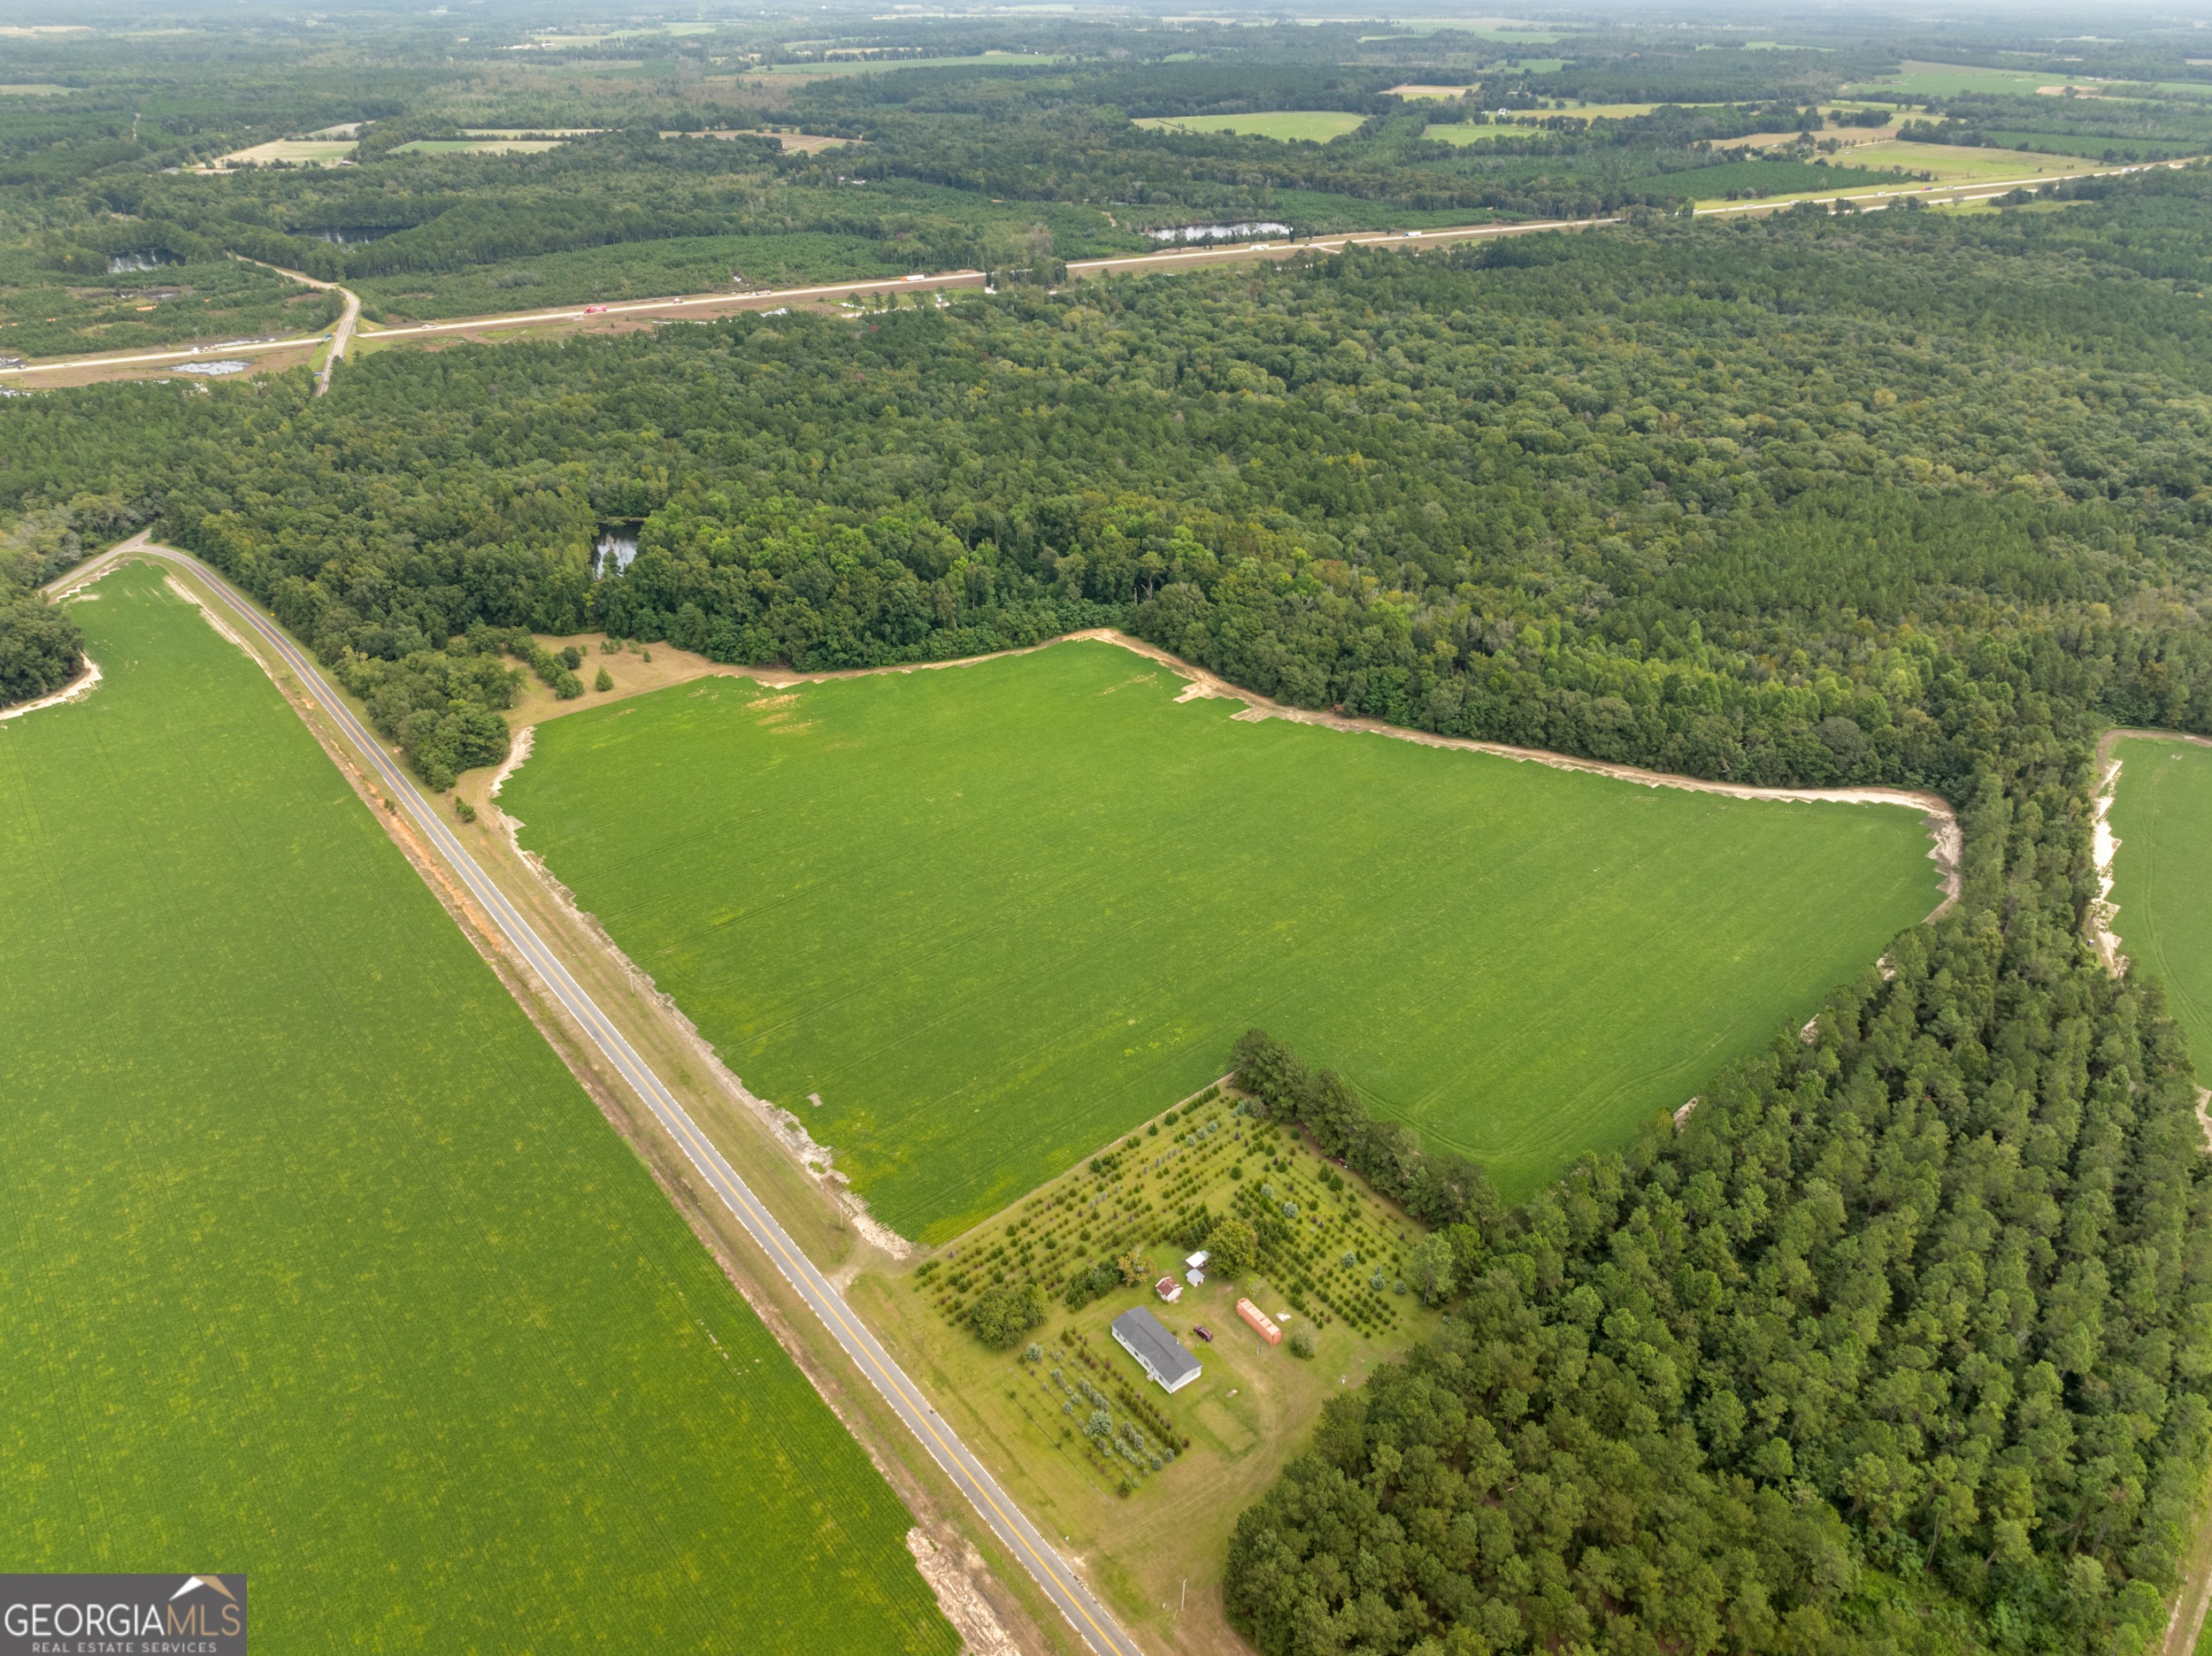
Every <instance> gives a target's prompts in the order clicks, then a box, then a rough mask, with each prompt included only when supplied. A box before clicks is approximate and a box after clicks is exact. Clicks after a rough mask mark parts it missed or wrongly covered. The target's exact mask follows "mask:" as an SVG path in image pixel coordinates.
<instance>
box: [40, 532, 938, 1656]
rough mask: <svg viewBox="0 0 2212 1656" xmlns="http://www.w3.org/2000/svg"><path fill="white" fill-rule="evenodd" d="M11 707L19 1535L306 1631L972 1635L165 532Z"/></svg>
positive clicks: (80, 1565)
mask: <svg viewBox="0 0 2212 1656" xmlns="http://www.w3.org/2000/svg"><path fill="white" fill-rule="evenodd" d="M95 592H96V597H95V598H94V599H93V600H92V601H91V602H83V603H80V604H78V605H76V606H74V607H73V613H74V614H75V615H76V616H77V617H78V618H79V619H80V620H81V624H82V625H83V626H84V628H85V631H86V633H87V635H88V643H89V648H90V651H91V654H92V655H93V657H94V659H95V660H96V661H97V662H99V663H101V665H102V667H103V669H104V673H105V679H104V683H103V684H102V685H101V686H99V687H98V688H97V689H96V691H95V692H94V693H93V694H92V695H91V696H90V697H89V698H88V699H87V700H85V701H81V702H79V703H74V704H71V705H68V706H64V707H58V708H52V709H42V710H40V711H37V712H35V713H31V714H29V715H27V716H26V717H21V718H18V719H12V720H10V721H8V722H7V723H6V724H0V916H4V920H0V925H4V931H5V939H6V944H7V947H5V948H4V950H0V1004H4V1005H5V1006H6V1008H7V1038H6V1040H5V1042H4V1043H0V1086H4V1096H5V1098H6V1100H7V1123H8V1154H7V1155H6V1156H5V1157H4V1159H0V1209H4V1211H5V1213H6V1215H7V1221H8V1222H7V1225H6V1228H5V1230H4V1235H0V1556H4V1557H6V1558H8V1559H9V1560H11V1561H12V1565H13V1567H14V1568H19V1569H27V1570H40V1571H60V1570H140V1569H157V1568H188V1566H186V1565H184V1564H182V1563H180V1560H200V1561H204V1562H207V1563H209V1564H210V1565H211V1567H212V1565H214V1564H219V1566H220V1568H223V1569H225V1570H244V1571H250V1572H251V1573H252V1575H253V1576H254V1586H255V1589H256V1601H257V1603H259V1604H260V1605H261V1606H263V1608H262V1611H261V1616H262V1628H261V1631H262V1633H263V1635H264V1636H265V1638H266V1642H267V1644H268V1645H269V1648H271V1649H273V1650H296V1649H305V1648H308V1647H310V1646H315V1647H321V1646H326V1645H327V1646H338V1645H344V1646H346V1647H349V1648H378V1649H390V1650H398V1649H407V1650H429V1651H467V1650H491V1649H509V1648H514V1647H515V1646H516V1640H517V1637H518V1635H517V1631H516V1630H517V1629H524V1628H526V1629H529V1634H530V1639H531V1642H532V1643H533V1644H534V1645H536V1646H537V1647H539V1648H546V1649H552V1648H559V1649H572V1648H585V1647H592V1648H598V1647H604V1648H608V1649H623V1650H632V1649H641V1648H650V1649H658V1650H678V1649H681V1650H697V1651H731V1652H734V1651H749V1650H763V1649H774V1650H790V1651H799V1652H854V1653H855V1656H869V1653H871V1652H879V1651H896V1650H912V1651H924V1652H948V1653H949V1652H952V1651H954V1650H956V1648H957V1645H958V1640H957V1638H956V1637H955V1635H954V1634H953V1632H952V1629H950V1627H949V1625H948V1624H947V1623H945V1622H944V1621H943V1620H942V1619H941V1616H940V1614H939V1613H938V1611H937V1608H936V1606H935V1602H934V1599H933V1595H932V1594H931V1593H930V1591H929V1589H928V1587H927V1586H926V1583H923V1582H922V1580H921V1579H920V1577H919V1575H918V1573H917V1572H916V1571H915V1569H914V1568H913V1567H912V1563H911V1560H910V1557H909V1555H908V1553H907V1552H906V1550H905V1547H904V1545H903V1536H904V1533H905V1531H906V1529H907V1528H908V1526H909V1523H910V1519H909V1517H908V1514H906V1512H905V1511H904V1509H903V1507H902V1505H901V1503H900V1502H899V1500H898V1499H896V1497H895V1495H894V1494H893V1493H892V1491H891V1490H890V1489H889V1488H888V1487H887V1485H886V1484H885V1483H884V1482H883V1480H882V1479H881V1478H880V1477H879V1476H878V1475H877V1473H876V1472H875V1470H874V1469H873V1468H872V1467H871V1466H870V1464H869V1462H868V1460H867V1459H866V1457H865V1455H864V1453H863V1452H862V1451H861V1449H860V1448H859V1447H858V1446H857V1445H856V1444H855V1443H854V1442H853V1440H852V1439H851V1437H849V1436H848V1434H847V1433H846V1432H845V1430H843V1429H842V1427H841V1425H840V1423H839V1422H838V1421H837V1419H836V1418H835V1416H833V1414H831V1413H830V1411H829V1409H828V1407H826V1405H825V1404H824V1403H823V1402H822V1400H821V1399H820V1397H819V1396H818V1394H817V1393H816V1392H815V1391H814V1390H813V1388H812V1386H811V1385H810V1384H809V1382H808V1381H807V1379H806V1378H805V1377H804V1376H803V1375H802V1374H801V1373H800V1371H799V1370H798V1369H797V1368H796V1367H795V1365H794V1364H793V1363H792V1362H791V1361H789V1360H788V1359H787V1358H786V1356H785V1355H784V1353H782V1351H781V1349H780V1347H779V1346H778V1345H776V1343H775V1342H774V1340H773V1339H772V1338H771V1337H770V1335H769V1334H768V1333H767V1331H766V1330H765V1329H764V1327H763V1326H762V1324H761V1323H760V1322H759V1321H758V1319H757V1317H755V1316H754V1315H753V1314H752V1312H751V1311H750V1310H749V1308H748V1307H746V1305H745V1304H744V1302H743V1300H742V1299H740V1298H739V1297H738V1295H737V1293H736V1292H735V1291H734V1290H733V1288H732V1287H731V1285H730V1284H729V1283H728V1282H727V1280H726V1278H725V1277H724V1276H722V1274H721V1273H720V1271H719V1270H718V1269H717V1268H716V1266H715V1265H714V1263H713V1261H711V1259H710V1256H709V1255H708V1253H706V1252H705V1250H704V1249H703V1248H702V1247H701V1246H699V1245H698V1242H697V1240H696V1239H695V1238H694V1237H693V1236H692V1235H691V1233H690V1231H689V1230H688V1228H687V1226H686V1224H685V1223H684V1222H683V1220H682V1218H681V1217H680V1215H679V1214H678V1213H677V1212H676V1210H675V1208H674V1207H672V1205H671V1204H670V1203H669V1202H668V1201H667V1200H665V1199H664V1197H663V1195H662V1194H661V1192H660V1191H659V1189H658V1187H657V1185H656V1184H654V1182H653V1180H652V1178H651V1177H650V1176H649V1173H648V1172H647V1170H646V1169H645V1167H644V1165H643V1164H642V1163H641V1161H639V1160H638V1158H637V1157H636V1156H635V1155H634V1154H633V1153H632V1152H631V1151H630V1149H629V1148H628V1147H627V1146H626V1145H625V1144H624V1143H623V1141H622V1140H621V1139H620V1138H618V1136H617V1135H616V1134H615V1132H614V1131H612V1130H611V1128H610V1127H609V1125H608V1124H607V1123H606V1121H605V1120H604V1119H603V1117H602V1116H601V1115H600V1114H599V1112H598V1110H597V1109H596V1108H595V1107H594V1106H593V1104H592V1103H591V1101H590V1100H588V1098H587V1097H586V1096H585V1095H584V1093H583V1092H582V1091H581V1090H580V1088H579V1087H578V1085H576V1083H575V1082H574V1080H573V1079H572V1077H570V1076H569V1074H568V1072H567V1071H566V1070H565V1069H564V1068H563V1066H562V1065H561V1063H560V1062H559V1061H558V1060H557V1058H556V1056H555V1055H554V1054H553V1052H552V1050H551V1048H549V1046H547V1045H546V1043H545V1042H544V1040H543V1039H541V1037H540V1036H539V1035H538V1033H537V1032H536V1031H535V1030H534V1028H533V1027H532V1026H531V1024H530V1023H529V1021H528V1019H527V1018H526V1016H524V1014H523V1013H522V1011H521V1009H520V1008H518V1006H517V1005H516V1004H515V1003H514V1001H513V1000H512V999H511V997H510V996H509V995H508V993H506V991H505V990H504V989H503V987H502V986H501V985H500V983H499V981H498V980H497V978H496V977H495V976H494V975H493V973H492V971H491V970H489V968H488V967H487V966H486V965H485V963H484V962H482V961H481V960H480V958H479V957H478V956H477V954H475V953H474V951H473V950H472V948H471V947H470V946H469V944H468V942H467V941H466V940H465V939H464V937H463V936H462V935H461V933H460V931H459V930H458V929H457V926H456V925H455V924H454V923H453V921H452V920H450V919H449V917H448V916H447V915H446V913H445V912H444V910H443V909H442V908H440V906H439V904H438V902H437V901H436V900H435V899H434V897H433V896H432V895H431V893H430V892H429V891H428V889H427V888H426V886H425V885H424V884H423V883H422V881H421V880H420V879H419V878H418V877H417V876H416V874H415V873H414V872H413V871H412V870H411V869H410V868H409V866H408V864H407V863H406V862H405V861H404V859H403V857H402V855H401V854H400V853H399V851H398V850H397V849H396V847H394V846H393V844H392V843H391V841H390V840H389V839H388V837H387V836H386V834H385V832H384V831H383V829H382V828H381V827H380V825H379V824H377V823H376V822H375V821H374V820H373V816H372V815H371V813H370V811H369V809H367V808H366V807H365V806H364V805H363V804H362V803H361V802H360V801H359V800H358V799H357V796H356V795H355V794H354V793H353V792H352V791H351V790H350V789H349V787H348V786H347V785H346V783H345V782H344V780H343V779H342V778H341V777H340V776H339V774H338V772H337V771H336V770H334V768H333V766H332V765H331V763H330V762H329V761H328V759H327V758H326V757H325V755H323V753H322V752H321V751H320V750H319V748H318V747H317V746H316V744H315V742H314V740H313V739H312V737H311V735H310V734H309V733H308V732H307V731H306V729H305V728H304V727H303V725H302V724H300V722H299V720H298V719H297V718H296V716H295V715H294V714H293V713H292V711H291V710H290V709H288V707H286V706H285V704H284V702H283V701H282V700H281V699H280V697H279V695H278V694H277V692H276V690H275V689H274V687H273V686H271V685H270V684H269V682H268V681H267V679H266V678H264V677H263V675H262V674H261V672H260V671H259V670H258V669H257V667H256V666H254V664H253V663H251V662H250V661H249V660H248V659H247V658H246V657H245V656H244V655H242V653H241V652H240V651H239V650H238V649H237V648H235V647H234V646H233V645H231V644H229V643H227V642H226V641H225V640H221V639H220V638H219V637H218V636H217V634H216V633H215V632H214V631H213V630H212V629H211V627H210V626H209V625H207V623H206V622H205V621H204V619H203V618H202V617H201V616H200V614H199V613H198V612H197V611H196V609H193V608H192V607H190V606H189V605H188V604H187V603H186V602H183V601H182V600H181V599H180V598H179V597H177V596H176V595H175V594H173V592H172V590H171V589H169V588H168V587H166V586H165V585H164V584H163V582H162V580H161V579H160V578H159V577H158V576H157V574H155V573H153V572H152V571H149V570H146V569H144V568H142V567H135V568H132V569H129V570H127V571H122V572H120V573H118V574H115V575H112V576H110V577H108V578H107V579H104V581H102V582H101V583H100V584H99V586H97V587H96V589H95Z"/></svg>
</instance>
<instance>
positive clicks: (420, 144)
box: [393, 138, 565, 155]
mask: <svg viewBox="0 0 2212 1656" xmlns="http://www.w3.org/2000/svg"><path fill="white" fill-rule="evenodd" d="M563 142H565V141H564V140H562V139H559V138H418V139H416V140H415V142H412V143H407V144H402V145H400V147H399V148H398V149H396V150H394V151H393V153H394V154H395V155H405V154H407V153H408V152H409V151H411V150H419V151H420V152H421V153H422V154H424V155H535V154H538V153H539V152H540V151H541V150H546V149H559V148H560V147H561V145H562V143H563Z"/></svg>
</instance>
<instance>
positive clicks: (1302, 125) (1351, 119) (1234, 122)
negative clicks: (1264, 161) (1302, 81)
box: [1135, 110, 1367, 143]
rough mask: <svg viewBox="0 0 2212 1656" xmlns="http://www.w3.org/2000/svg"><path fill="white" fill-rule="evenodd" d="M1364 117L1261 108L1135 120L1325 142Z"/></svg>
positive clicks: (1160, 128) (1158, 127)
mask: <svg viewBox="0 0 2212 1656" xmlns="http://www.w3.org/2000/svg"><path fill="white" fill-rule="evenodd" d="M1365 119H1367V117H1366V116H1364V115H1351V114H1347V113H1344V112H1343V111H1338V110H1261V111H1256V112H1254V113H1252V114H1249V115H1187V116H1179V117H1176V118H1174V119H1169V118H1167V117H1164V116H1162V117H1156V118H1153V119H1146V120H1141V121H1138V122H1137V123H1135V124H1136V125H1137V126H1148V127H1151V128H1152V129H1153V130H1155V131H1157V132H1193V133H1223V132H1233V133H1235V134H1239V135H1240V136H1241V137H1246V138H1274V139H1278V140H1280V141H1283V142H1288V141H1290V140H1293V139H1298V138H1305V139H1310V140H1311V141H1312V142H1315V143H1326V142H1329V140H1330V139H1332V138H1341V137H1342V136H1343V135H1344V134H1346V133H1348V132H1356V131H1357V130H1358V128H1359V126H1360V124H1361V123H1362V122H1363V121H1364V120H1365Z"/></svg>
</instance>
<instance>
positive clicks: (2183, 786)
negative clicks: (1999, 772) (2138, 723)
mask: <svg viewBox="0 0 2212 1656" xmlns="http://www.w3.org/2000/svg"><path fill="white" fill-rule="evenodd" d="M2117 751H2118V757H2119V760H2120V781H2119V786H2118V787H2117V788H2116V790H2115V792H2114V793H2113V796H2112V810H2111V813H2110V815H2109V816H2108V817H2107V818H2106V820H2107V821H2108V822H2109V823H2110V824H2111V825H2112V832H2113V833H2114V834H2115V835H2116V836H2117V837H2118V839H2119V841H2120V848H2119V849H2118V850H2117V851H2116V852H2115V853H2114V854H2113V858H2112V901H2114V902H2115V903H2116V904H2117V905H2118V906H2119V909H2120V915H2119V918H2118V919H2117V920H2116V921H2115V922H2114V923H2113V930H2114V931H2116V932H2118V933H2119V937H2120V947H2121V950H2122V952H2123V953H2124V954H2126V955H2127V956H2128V958H2129V960H2130V961H2131V962H2133V964H2132V966H2131V969H2130V970H2133V971H2138V972H2154V973H2156V974H2157V975H2158V976H2159V977H2162V978H2164V979H2165V980H2166V998H2167V1002H2168V1005H2169V1007H2170V1009H2171V1011H2172V1013H2173V1016H2174V1019H2175V1021H2176V1022H2177V1023H2179V1024H2180V1025H2181V1026H2182V1028H2183V1029H2185V1030H2186V1031H2188V1035H2189V1051H2190V1054H2191V1056H2193V1058H2194V1059H2195V1060H2196V1065H2197V1079H2198V1080H2199V1081H2200V1082H2205V1081H2208V1080H2212V747H2199V746H2197V744H2196V743H2194V742H2164V741H2156V740H2152V739H2150V738H2147V737H2130V738H2129V739H2127V740H2124V741H2123V742H2121V743H2120V744H2119V747H2118V750H2117Z"/></svg>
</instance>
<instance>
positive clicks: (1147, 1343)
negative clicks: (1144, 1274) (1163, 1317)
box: [1114, 1306, 1198, 1391]
mask: <svg viewBox="0 0 2212 1656" xmlns="http://www.w3.org/2000/svg"><path fill="white" fill-rule="evenodd" d="M1114 1338H1115V1339H1116V1340H1117V1341H1118V1342H1119V1343H1120V1345H1121V1348H1122V1349H1123V1350H1124V1351H1125V1352H1127V1353H1129V1354H1130V1355H1131V1356H1132V1357H1134V1358H1135V1359H1136V1360H1137V1362H1138V1364H1139V1365H1140V1366H1141V1368H1143V1369H1144V1371H1145V1373H1147V1374H1148V1375H1150V1376H1152V1377H1153V1379H1155V1380H1156V1381H1158V1382H1159V1384H1160V1385H1161V1386H1162V1387H1163V1388H1164V1390H1166V1391H1181V1390H1182V1389H1183V1388H1184V1387H1185V1386H1187V1385H1188V1384H1190V1383H1191V1382H1192V1381H1194V1380H1195V1379H1197V1378H1198V1359H1197V1358H1195V1357H1194V1356H1192V1355H1191V1354H1190V1353H1188V1352H1187V1351H1185V1350H1184V1349H1183V1345H1182V1342H1181V1341H1179V1340H1178V1339H1177V1338H1175V1336H1174V1335H1172V1334H1171V1333H1169V1332H1168V1331H1167V1326H1166V1324H1164V1323H1163V1322H1161V1321H1160V1319H1159V1318H1157V1317H1156V1316H1154V1315H1152V1313H1150V1312H1149V1311H1148V1310H1146V1309H1145V1308H1144V1307H1142V1306H1139V1307H1136V1309H1134V1310H1133V1311H1125V1312H1123V1313H1122V1314H1121V1315H1119V1316H1118V1317H1116V1318H1115V1319H1114Z"/></svg>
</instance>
